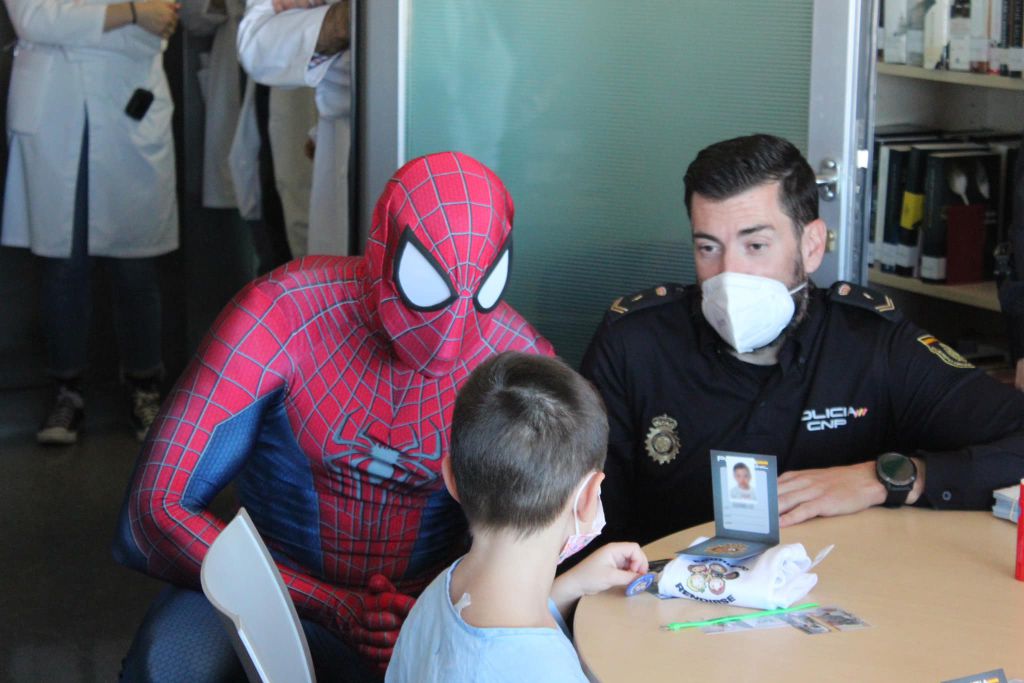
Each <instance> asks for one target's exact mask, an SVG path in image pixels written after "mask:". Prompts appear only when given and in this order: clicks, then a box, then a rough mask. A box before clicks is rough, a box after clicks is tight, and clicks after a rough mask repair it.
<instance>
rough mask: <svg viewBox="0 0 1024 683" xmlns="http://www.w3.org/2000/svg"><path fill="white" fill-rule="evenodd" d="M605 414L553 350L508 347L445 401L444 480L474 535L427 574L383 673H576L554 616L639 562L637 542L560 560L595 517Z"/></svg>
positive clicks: (585, 538)
mask: <svg viewBox="0 0 1024 683" xmlns="http://www.w3.org/2000/svg"><path fill="white" fill-rule="evenodd" d="M607 440H608V421H607V418H606V417H605V413H604V408H603V406H602V404H601V399H600V398H599V397H598V395H597V393H596V392H595V391H594V389H593V388H592V387H591V386H590V385H589V384H588V383H587V382H586V380H584V379H583V378H582V377H580V376H579V375H578V374H576V373H575V372H573V371H572V370H571V369H569V367H568V366H566V365H565V364H564V363H562V362H561V361H558V360H556V359H553V358H544V357H540V356H532V355H527V354H522V353H514V352H508V353H503V354H500V355H498V356H495V357H493V358H491V359H490V360H488V361H487V362H485V363H483V364H481V365H480V366H479V367H478V368H477V369H476V370H475V371H474V372H473V374H472V375H470V377H469V379H468V380H467V381H466V384H465V385H464V386H463V387H462V389H461V391H460V392H459V394H458V397H457V398H456V399H455V412H454V414H453V417H452V439H451V456H450V457H447V458H446V459H445V460H444V462H443V463H442V468H441V469H442V473H443V475H444V481H445V484H446V485H447V487H448V491H449V492H450V493H451V494H452V496H453V497H454V498H455V499H456V500H458V501H459V502H460V503H461V504H462V508H463V510H464V511H465V513H466V518H467V519H468V520H469V528H470V532H471V533H472V535H473V545H472V548H471V549H470V551H469V553H468V554H467V555H465V556H463V557H462V558H461V559H459V560H456V561H455V563H454V564H452V566H451V567H449V568H448V569H447V570H446V571H444V572H442V573H441V575H440V576H438V577H437V578H436V579H434V581H433V583H431V584H430V586H429V587H427V589H426V590H425V591H424V592H423V594H422V595H421V596H420V598H419V600H418V601H417V602H416V605H415V607H413V609H412V612H411V613H410V615H409V618H408V619H407V620H406V622H405V624H404V625H403V627H402V630H401V633H400V634H399V637H398V642H397V644H396V645H395V650H394V654H393V656H392V658H391V665H390V667H389V668H388V671H387V678H386V680H387V681H395V682H399V681H445V682H446V683H453V682H458V681H586V680H587V679H586V676H585V675H584V673H583V670H582V667H581V665H580V661H579V658H578V657H577V655H576V651H575V649H574V648H573V645H572V642H571V641H570V640H569V633H568V629H567V628H566V625H565V622H566V620H567V619H568V617H569V614H570V612H571V611H572V609H573V608H574V607H575V605H576V602H577V600H579V598H580V597H581V596H582V595H589V594H592V593H598V592H600V591H603V590H605V589H607V588H611V587H612V586H619V585H625V584H627V583H629V582H630V581H632V580H633V579H635V578H636V577H637V576H639V575H640V574H642V573H644V572H646V571H647V558H646V557H645V556H644V554H643V552H642V551H641V550H640V547H639V546H638V545H636V544H635V543H615V544H610V545H606V546H604V547H602V548H600V549H598V550H597V551H596V552H595V553H594V554H593V555H591V556H590V557H588V558H587V559H586V560H584V561H583V562H581V563H580V564H579V565H578V566H577V567H574V568H573V569H571V570H570V571H568V572H566V573H565V574H563V575H562V576H559V577H558V578H557V579H556V578H555V569H556V567H557V565H558V563H559V562H561V561H562V560H563V559H565V558H566V557H568V556H569V555H571V554H572V553H574V552H576V551H578V550H579V549H580V548H582V547H583V546H584V545H586V544H587V543H588V542H589V541H590V540H592V539H593V538H594V537H596V536H597V535H598V533H600V531H601V527H602V526H604V512H603V510H602V509H601V480H602V479H604V474H603V473H602V472H601V469H602V467H603V466H604V459H605V452H606V448H607Z"/></svg>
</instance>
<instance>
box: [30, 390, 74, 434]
mask: <svg viewBox="0 0 1024 683" xmlns="http://www.w3.org/2000/svg"><path fill="white" fill-rule="evenodd" d="M84 416H85V401H83V400H82V395H81V394H80V393H78V392H77V391H75V390H74V389H71V388H70V387H68V386H67V385H66V384H62V385H60V387H58V389H57V400H56V401H55V402H54V404H53V408H52V409H51V410H50V414H49V415H47V416H46V421H45V422H43V426H42V427H40V428H39V431H38V432H36V441H38V442H39V443H42V444H53V445H63V446H67V445H70V444H73V443H75V442H76V441H78V425H79V424H80V423H81V422H82V418H83V417H84Z"/></svg>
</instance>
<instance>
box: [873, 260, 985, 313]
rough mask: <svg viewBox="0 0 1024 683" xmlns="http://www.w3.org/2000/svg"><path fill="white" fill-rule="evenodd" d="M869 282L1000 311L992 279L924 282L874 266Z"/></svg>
mask: <svg viewBox="0 0 1024 683" xmlns="http://www.w3.org/2000/svg"><path fill="white" fill-rule="evenodd" d="M868 282H870V283H871V284H873V285H882V286H883V287H891V288H893V289H899V290H902V291H904V292H911V293H913V294H922V295H924V296H927V297H931V298H933V299H941V300H943V301H952V302H954V303H958V304H964V305H966V306H972V307H974V308H981V309H985V310H987V311H996V312H998V311H999V310H1000V309H999V296H998V294H997V293H996V283H995V282H993V281H991V280H990V281H987V282H973V283H970V284H964V285H933V284H929V283H927V282H922V281H921V280H918V279H917V278H913V277H906V276H903V275H893V274H892V273H883V272H881V271H878V270H876V269H874V268H872V269H871V270H870V271H869V272H868Z"/></svg>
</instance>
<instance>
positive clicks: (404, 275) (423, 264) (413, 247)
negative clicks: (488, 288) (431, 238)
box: [394, 228, 456, 311]
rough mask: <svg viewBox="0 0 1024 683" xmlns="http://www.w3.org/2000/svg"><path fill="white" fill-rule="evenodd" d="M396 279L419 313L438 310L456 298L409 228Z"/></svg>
mask: <svg viewBox="0 0 1024 683" xmlns="http://www.w3.org/2000/svg"><path fill="white" fill-rule="evenodd" d="M394 279H395V286H396V287H397V289H398V293H399V294H400V295H401V296H402V298H403V299H404V300H405V303H406V305H408V306H409V308H412V309H414V310H417V311H436V310H438V309H441V308H444V307H445V306H447V305H449V304H450V303H452V302H453V301H455V299H456V294H455V289H454V288H452V286H451V283H449V282H448V279H447V277H446V276H445V275H444V271H443V269H442V268H441V266H440V264H438V263H437V261H436V260H435V259H434V257H433V256H431V255H430V253H429V252H428V251H427V250H426V249H424V248H423V245H421V244H420V243H419V241H418V240H417V239H416V238H415V237H414V236H413V234H412V231H410V230H409V229H408V228H407V229H406V231H405V232H404V233H402V239H401V241H400V242H399V245H398V258H397V259H396V260H395V274H394Z"/></svg>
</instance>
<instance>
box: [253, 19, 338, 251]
mask: <svg viewBox="0 0 1024 683" xmlns="http://www.w3.org/2000/svg"><path fill="white" fill-rule="evenodd" d="M327 9H328V7H327V6H321V7H315V8H312V9H297V10H289V11H287V12H281V13H280V14H275V13H274V8H273V5H272V2H271V0H248V3H247V5H246V10H245V16H244V17H243V18H242V23H241V25H240V26H239V29H238V56H239V60H240V61H241V63H242V66H243V67H244V68H245V70H246V71H247V72H248V73H249V75H250V76H252V77H253V78H254V79H256V81H258V82H260V83H265V84H267V85H271V86H281V87H293V88H294V87H302V86H308V87H312V88H316V104H317V112H318V113H319V120H318V122H317V130H316V145H317V149H316V155H315V158H314V161H313V189H312V194H311V197H310V218H309V253H311V254H347V253H348V242H349V218H348V216H349V214H348V212H349V196H348V195H349V190H348V160H349V149H350V147H351V91H352V79H351V71H352V63H351V55H350V53H349V51H345V52H344V53H342V54H341V55H334V56H332V57H331V58H329V59H325V60H322V61H319V62H316V61H314V60H313V54H314V50H315V48H316V41H317V38H318V36H319V35H320V26H321V24H322V23H323V19H324V15H325V14H326V13H327Z"/></svg>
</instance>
